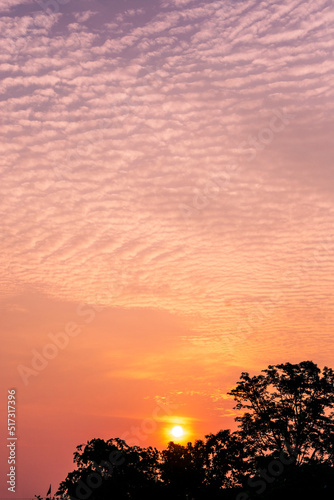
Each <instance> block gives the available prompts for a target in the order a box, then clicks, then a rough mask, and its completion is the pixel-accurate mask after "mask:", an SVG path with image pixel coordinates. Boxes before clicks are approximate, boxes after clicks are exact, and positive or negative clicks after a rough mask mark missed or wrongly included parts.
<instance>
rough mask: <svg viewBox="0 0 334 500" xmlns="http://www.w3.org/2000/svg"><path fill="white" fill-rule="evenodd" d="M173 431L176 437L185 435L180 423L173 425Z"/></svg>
mask: <svg viewBox="0 0 334 500" xmlns="http://www.w3.org/2000/svg"><path fill="white" fill-rule="evenodd" d="M171 433H172V435H173V436H174V437H176V438H180V437H182V436H183V434H184V430H183V429H182V427H181V426H180V425H176V426H175V427H173V429H172V430H171Z"/></svg>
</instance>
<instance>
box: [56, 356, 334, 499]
mask: <svg viewBox="0 0 334 500" xmlns="http://www.w3.org/2000/svg"><path fill="white" fill-rule="evenodd" d="M229 394H230V395H232V396H233V397H234V399H235V400H236V403H237V404H236V407H235V408H236V409H238V410H240V411H242V410H244V413H243V414H240V415H239V416H238V417H237V418H236V421H237V422H238V423H239V429H238V430H237V431H235V432H231V431H230V430H221V431H219V432H218V433H217V434H209V435H207V436H205V439H204V440H197V441H195V443H194V444H192V443H188V444H187V445H185V446H184V445H180V444H176V443H174V442H170V443H169V444H168V446H167V449H166V450H163V451H161V452H159V451H158V450H157V449H155V448H152V447H148V448H140V447H139V446H129V445H127V444H126V443H125V441H123V440H121V439H118V438H115V439H110V440H108V441H104V440H102V439H93V440H91V441H89V442H87V443H86V445H80V446H78V447H77V451H76V452H75V453H74V463H75V464H76V470H74V471H72V472H70V473H69V474H68V475H67V477H66V479H65V480H64V481H63V482H62V483H61V484H60V486H59V490H58V492H57V495H58V496H60V497H61V498H63V499H66V500H105V499H107V498H117V499H118V500H142V499H145V500H153V499H154V500H155V499H157V498H159V500H170V499H175V500H177V499H179V500H204V499H207V498H209V499H210V500H216V499H217V500H218V499H222V500H229V499H232V498H233V500H236V499H237V500H249V499H255V498H256V499H259V498H261V500H279V499H281V498H285V499H286V500H290V499H291V500H292V499H295V498H303V500H306V499H307V500H309V499H312V500H315V499H321V500H325V499H326V500H327V499H330V498H331V499H332V498H334V472H333V471H334V424H333V407H334V373H333V371H332V370H331V369H329V368H327V367H325V368H324V369H323V370H322V371H321V370H320V369H319V368H318V367H317V365H316V364H314V363H313V362H311V361H304V362H301V363H299V364H290V363H285V364H278V365H269V367H268V368H267V369H265V370H263V371H262V373H261V374H260V375H257V376H253V377H250V376H249V374H248V373H242V374H241V377H240V380H239V381H238V382H237V385H236V387H235V388H234V389H232V390H231V391H230V393H229Z"/></svg>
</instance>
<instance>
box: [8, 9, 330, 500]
mask: <svg viewBox="0 0 334 500" xmlns="http://www.w3.org/2000/svg"><path fill="white" fill-rule="evenodd" d="M43 5H44V6H45V3H43V2H42V3H40V4H38V3H36V2H31V1H24V0H0V14H1V16H2V17H1V18H0V31H1V35H2V38H1V40H0V44H1V46H0V54H1V55H0V72H1V80H0V90H1V95H2V96H3V97H2V98H1V100H0V116H1V131H2V133H3V139H2V141H1V144H0V148H1V149H2V153H3V154H2V155H1V160H0V173H1V174H0V175H1V184H0V189H1V192H2V193H1V194H2V196H1V200H2V201H1V205H0V211H1V232H2V238H1V242H0V245H1V252H0V259H1V269H2V278H1V285H2V286H1V292H2V294H1V299H0V307H1V332H2V349H1V364H2V368H3V373H4V375H5V376H3V377H2V382H1V387H2V390H1V394H2V397H1V402H0V405H2V406H1V409H2V410H3V411H2V415H4V410H5V403H6V397H7V390H8V389H11V388H12V387H15V388H16V390H17V404H18V424H17V425H18V427H17V429H18V431H17V432H18V438H19V439H18V464H17V491H16V493H15V494H10V495H8V492H7V489H6V485H5V484H4V483H5V475H6V474H7V472H8V470H7V469H8V466H7V463H6V460H7V452H6V450H5V451H4V449H5V446H4V444H3V445H2V449H1V460H2V461H1V474H2V476H1V480H0V487H1V490H0V495H1V498H6V497H9V496H10V497H11V498H20V497H27V496H33V495H34V494H43V495H44V494H45V493H46V491H47V489H48V487H49V484H50V482H51V483H52V487H53V491H54V490H55V489H56V488H57V486H58V484H59V482H60V481H61V480H63V479H64V478H65V476H66V474H67V472H69V471H70V470H72V468H73V467H72V457H73V452H74V451H75V447H76V446H77V445H79V444H81V443H83V442H86V441H87V440H88V439H92V438H93V437H102V438H105V439H109V438H111V437H122V436H126V437H127V439H131V440H136V439H137V443H138V444H139V445H141V446H148V445H155V446H158V447H160V448H162V447H163V446H165V445H166V444H167V442H168V440H169V439H170V436H169V434H168V430H169V429H170V426H171V425H173V424H174V423H177V422H180V423H182V424H183V425H184V427H185V429H186V430H187V432H188V434H187V437H188V438H189V439H192V440H193V439H195V438H201V437H204V435H205V434H207V433H210V432H217V431H218V430H219V429H221V428H230V427H231V426H234V423H233V417H234V411H233V402H232V401H231V400H230V399H228V398H226V392H227V391H228V390H229V389H231V388H232V387H233V385H234V383H235V382H236V381H237V380H238V378H239V376H240V373H241V372H242V371H250V372H252V373H258V372H259V371H260V370H261V369H263V368H265V367H266V366H267V365H268V364H270V363H279V362H286V361H290V362H299V361H302V360H307V359H312V360H313V361H315V362H316V363H318V364H319V365H320V366H323V365H325V364H326V365H328V366H332V367H334V355H333V354H332V351H333V349H332V335H333V321H334V310H333V289H334V288H333V250H334V235H333V213H334V200H333V192H334V174H333V139H332V138H333V114H334V113H333V111H334V110H333V104H334V100H333V77H334V76H333V70H334V61H333V45H334V42H333V39H334V37H333V20H334V11H333V5H332V2H331V1H329V0H317V1H313V2H310V1H300V0H289V1H288V0H284V1H283V2H274V1H272V0H264V1H262V2H259V1H258V0H246V1H244V2H232V1H213V2H211V1H209V2H201V1H198V0H161V1H155V2H153V1H152V0H145V1H144V0H136V1H134V0H131V1H130V0H128V1H127V2H126V3H124V2H121V3H119V2H100V1H98V0H86V1H85V2H83V1H82V0H81V1H80V2H79V1H78V0H73V1H72V0H71V1H70V2H67V3H65V4H64V2H62V3H61V2H59V3H57V0H55V4H53V8H52V9H51V10H52V12H51V10H47V9H46V8H43ZM78 328H80V332H79V331H78ZM66 331H67V332H68V331H70V332H72V333H75V334H76V335H73V336H71V337H69V335H67V334H66V335H65V334H64V332H66ZM60 332H61V333H62V335H59V339H60V337H62V339H63V342H65V343H67V345H66V346H64V347H63V348H60V347H59V348H58V352H56V349H55V348H52V347H47V346H48V345H50V344H52V343H53V342H54V341H53V340H52V339H54V338H55V337H52V336H54V335H56V334H58V333H60ZM65 337H66V339H67V340H64V339H65ZM57 338H58V337H57ZM48 349H49V351H48ZM50 349H51V350H50ZM52 349H53V350H52ZM43 350H44V351H43ZM36 352H37V353H39V354H40V353H43V352H49V353H51V354H50V357H52V359H49V360H48V361H47V363H46V364H45V367H42V365H41V364H40V365H39V368H38V369H36V366H35V365H34V361H33V359H34V357H36ZM40 363H42V362H40ZM34 366H35V367H34ZM22 367H24V368H22ZM27 370H28V372H27ZM29 370H32V371H31V372H29ZM33 371H34V372H35V373H33ZM28 373H29V374H28ZM27 374H28V375H27ZM164 402H165V403H166V402H167V403H168V405H169V406H167V407H164V406H163V403H164ZM164 408H165V409H164ZM158 413H159V418H156V415H158ZM5 416H6V415H5ZM143 429H144V431H143ZM148 429H151V430H148ZM1 433H2V434H1V435H2V436H3V438H2V443H4V442H5V438H6V437H7V435H6V422H5V419H4V418H3V417H2V419H1Z"/></svg>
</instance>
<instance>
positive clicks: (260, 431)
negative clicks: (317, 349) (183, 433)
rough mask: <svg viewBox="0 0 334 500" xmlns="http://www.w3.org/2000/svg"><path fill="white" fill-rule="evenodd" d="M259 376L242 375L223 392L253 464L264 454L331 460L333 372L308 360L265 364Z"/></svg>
mask: <svg viewBox="0 0 334 500" xmlns="http://www.w3.org/2000/svg"><path fill="white" fill-rule="evenodd" d="M262 373H264V374H263V375H258V376H253V377H250V376H249V374H248V373H246V372H244V373H242V375H241V377H240V381H239V382H237V386H236V388H234V389H233V390H231V391H230V392H229V394H230V395H232V396H233V397H234V399H235V400H236V401H237V405H236V407H235V408H236V409H238V410H246V412H245V413H244V414H243V415H241V416H239V417H237V418H236V420H237V421H238V422H239V428H240V436H241V439H243V440H244V443H245V447H246V449H247V452H248V453H249V455H250V456H253V457H254V459H255V461H256V460H257V464H256V465H255V467H257V465H258V461H259V459H261V457H262V459H263V458H265V457H268V455H269V456H270V455H272V456H273V455H275V456H277V455H279V454H283V455H282V456H284V457H287V458H288V459H289V458H290V459H291V458H292V459H294V460H295V464H296V465H300V464H306V463H314V462H317V463H322V462H325V461H326V462H327V463H333V461H334V460H333V459H334V445H333V443H334V440H333V436H334V426H333V411H332V410H333V407H334V373H333V370H332V369H330V368H327V367H325V368H324V369H323V370H322V372H321V370H320V369H319V368H318V367H317V365H316V364H315V363H313V362H311V361H303V362H301V363H299V364H291V363H285V364H278V365H269V366H268V368H267V369H266V370H262Z"/></svg>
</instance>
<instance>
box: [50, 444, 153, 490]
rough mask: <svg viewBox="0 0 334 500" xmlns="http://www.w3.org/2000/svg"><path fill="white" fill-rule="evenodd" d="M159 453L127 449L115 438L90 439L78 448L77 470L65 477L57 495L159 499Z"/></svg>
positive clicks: (76, 453) (125, 445)
mask: <svg viewBox="0 0 334 500" xmlns="http://www.w3.org/2000/svg"><path fill="white" fill-rule="evenodd" d="M158 457H159V452H158V451H157V450H156V449H155V448H151V447H149V448H146V449H144V448H140V447H139V446H129V445H127V444H126V443H125V441H123V440H121V439H119V438H116V439H109V440H108V441H104V440H103V439H92V440H91V441H89V442H87V444H86V445H80V446H78V447H77V451H76V452H75V453H74V460H73V461H74V462H75V463H76V465H77V469H76V470H75V471H73V472H70V473H69V474H68V475H67V478H66V479H65V481H63V482H62V483H61V484H60V486H59V489H58V492H57V495H59V496H61V497H62V498H65V499H82V500H84V499H89V500H105V498H117V499H118V500H123V499H124V500H125V499H142V498H145V499H155V498H156V497H157V496H159V491H160V488H159V487H160V482H159V479H158V470H157V467H158Z"/></svg>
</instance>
